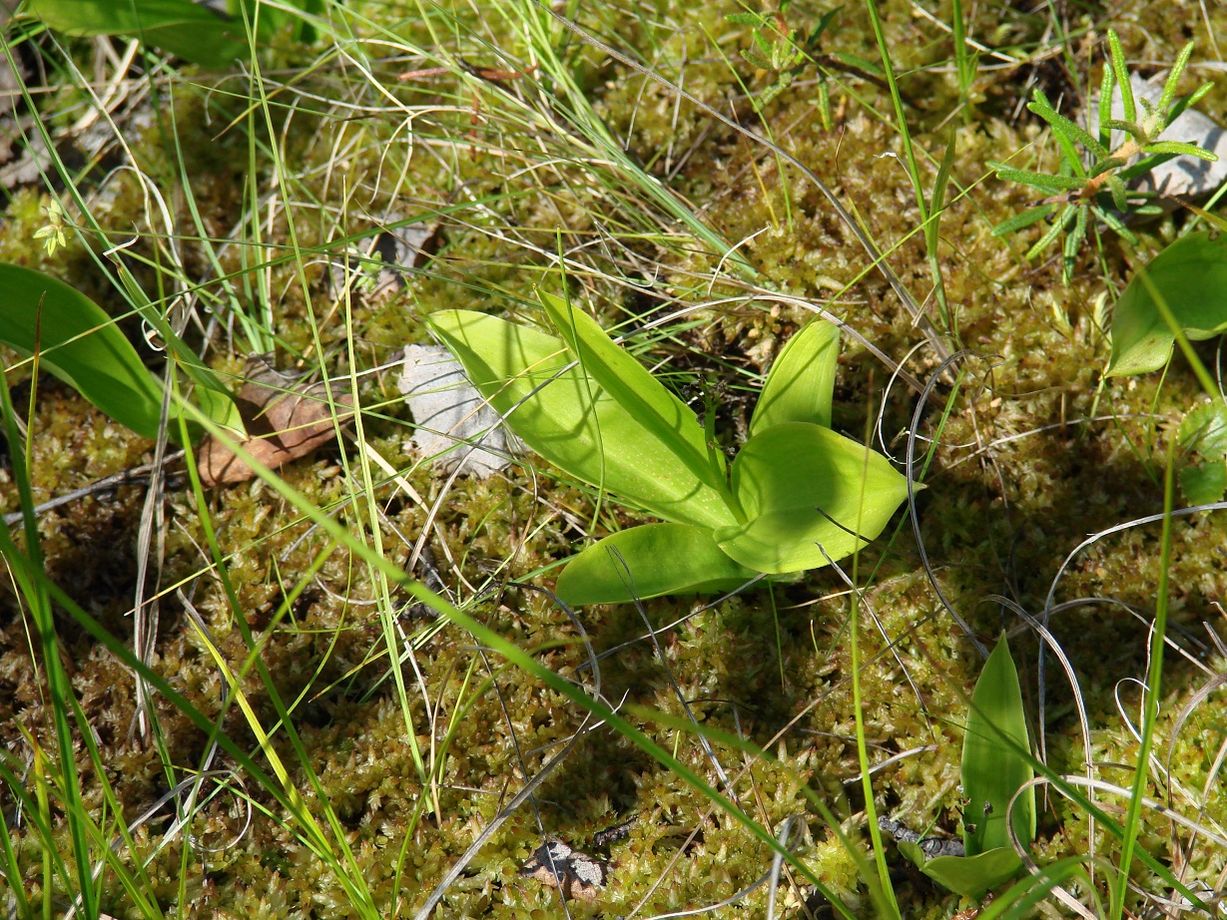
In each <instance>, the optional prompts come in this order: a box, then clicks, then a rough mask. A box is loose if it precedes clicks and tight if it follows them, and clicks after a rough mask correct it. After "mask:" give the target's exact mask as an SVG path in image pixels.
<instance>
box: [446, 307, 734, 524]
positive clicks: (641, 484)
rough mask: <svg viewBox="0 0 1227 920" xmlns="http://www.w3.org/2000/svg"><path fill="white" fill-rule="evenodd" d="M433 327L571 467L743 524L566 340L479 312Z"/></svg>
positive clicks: (678, 511) (662, 510) (486, 392)
mask: <svg viewBox="0 0 1227 920" xmlns="http://www.w3.org/2000/svg"><path fill="white" fill-rule="evenodd" d="M428 325H429V326H430V328H431V330H432V331H433V332H434V333H435V335H436V336H438V338H439V340H440V341H441V342H442V343H443V344H444V345H446V346H447V347H448V349H449V350H450V351H451V353H452V354H453V355H455V356H456V359H457V360H458V361H460V363H461V364H462V365H463V366H464V369H465V372H466V373H467V374H468V377H469V380H470V381H471V382H472V383H473V385H474V386H475V387H477V389H478V392H480V393H481V394H482V395H483V396H485V397H486V399H487V400H489V402H490V404H491V405H492V406H493V407H494V408H495V409H496V410H497V411H498V412H499V414H500V415H501V416H503V418H504V419H505V420H506V423H507V425H508V426H509V427H510V428H511V430H512V431H514V432H515V433H516V434H517V435H519V436H520V438H521V439H522V440H523V441H524V443H525V444H527V445H528V446H529V447H531V448H532V449H533V450H535V451H536V452H537V453H538V454H540V455H541V456H542V457H544V458H545V459H546V460H547V461H549V462H550V463H552V464H553V465H554V466H556V467H558V468H559V469H560V470H562V471H563V472H565V473H569V474H570V475H572V476H575V477H576V478H578V479H581V480H583V481H584V482H587V483H591V484H593V485H595V486H597V487H598V488H603V489H607V490H609V491H610V492H612V493H613V494H614V495H616V496H617V497H618V498H619V499H620V500H622V501H624V502H626V503H628V504H632V505H635V506H637V507H640V508H643V509H645V510H647V511H650V512H652V513H653V514H655V515H657V516H658V517H662V518H665V519H666V520H673V521H679V522H681V523H686V524H694V525H696V526H700V527H709V528H711V527H721V526H727V525H730V524H733V523H735V521H736V517H735V516H734V514H733V512H732V511H730V510H729V508H728V505H727V504H726V503H725V500H724V497H723V496H722V495H721V493H720V492H719V491H717V490H716V489H714V488H712V487H711V486H708V485H705V484H704V483H703V482H702V481H700V480H699V479H697V478H696V477H695V475H694V472H693V470H692V468H691V465H688V463H686V462H683V461H682V460H681V459H680V458H679V457H678V456H677V454H675V453H674V451H673V450H672V448H671V447H670V446H668V445H666V444H664V443H662V442H661V441H660V439H659V438H658V437H657V435H656V433H655V432H654V431H653V430H651V429H649V428H648V427H646V426H645V425H644V424H643V423H642V422H641V421H640V420H639V419H637V418H636V417H635V416H633V415H631V414H630V413H629V412H627V410H626V409H625V408H624V407H623V406H622V405H620V404H619V403H618V402H617V401H615V400H614V399H613V397H612V396H611V395H610V394H609V393H607V392H606V391H605V390H604V389H602V388H601V387H600V386H598V385H597V383H596V381H594V380H593V379H592V378H591V377H589V376H587V375H586V374H584V373H583V372H582V371H581V370H580V369H579V367H578V365H577V364H576V363H575V362H573V361H572V358H571V354H570V352H569V351H568V349H567V346H566V344H565V343H564V342H563V341H562V339H559V338H557V337H555V336H552V335H547V334H546V333H544V332H539V331H537V330H535V329H529V328H526V327H524V326H519V325H516V324H514V323H509V322H507V321H506V320H503V319H500V318H498V317H495V316H487V315H485V314H482V313H476V312H473V311H470V310H444V311H441V312H439V313H435V314H433V315H432V316H431V317H430V319H429V320H428ZM692 419H693V416H692ZM681 421H684V419H679V424H680V422H681ZM691 423H692V424H693V425H694V427H695V428H696V429H698V431H699V432H700V433H701V432H702V429H701V428H700V427H699V424H698V422H697V420H694V421H692V422H691Z"/></svg>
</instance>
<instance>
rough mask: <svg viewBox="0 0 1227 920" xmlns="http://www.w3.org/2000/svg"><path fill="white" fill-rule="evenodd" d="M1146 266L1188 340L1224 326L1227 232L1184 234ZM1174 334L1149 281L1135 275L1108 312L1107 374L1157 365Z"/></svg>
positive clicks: (1168, 353)
mask: <svg viewBox="0 0 1227 920" xmlns="http://www.w3.org/2000/svg"><path fill="white" fill-rule="evenodd" d="M1144 271H1145V273H1146V275H1147V276H1148V278H1149V280H1150V283H1151V285H1153V287H1154V289H1155V291H1156V292H1157V293H1158V294H1160V295H1161V296H1162V297H1163V300H1164V303H1165V304H1166V305H1167V308H1168V309H1169V310H1170V311H1171V313H1172V315H1173V317H1174V318H1175V320H1176V323H1177V324H1178V326H1179V327H1180V328H1181V329H1182V330H1183V332H1184V334H1185V335H1186V336H1188V338H1189V339H1191V340H1193V341H1200V340H1202V339H1209V338H1213V337H1214V336H1217V335H1220V334H1221V333H1222V332H1223V331H1225V330H1227V237H1220V238H1218V239H1212V238H1211V237H1210V235H1209V234H1208V233H1204V232H1199V233H1190V234H1187V235H1186V236H1183V237H1181V238H1180V239H1178V240H1176V241H1175V242H1174V243H1172V244H1170V245H1169V246H1168V247H1167V248H1166V249H1164V250H1163V251H1162V252H1161V253H1159V254H1158V255H1157V256H1155V257H1154V259H1152V260H1151V262H1150V264H1149V265H1147V266H1146V268H1145V269H1144ZM1175 338H1176V337H1175V334H1174V332H1173V331H1172V329H1171V328H1170V327H1169V326H1168V324H1167V323H1166V322H1165V321H1164V319H1163V315H1162V314H1161V313H1160V312H1159V309H1158V307H1157V306H1156V305H1155V302H1154V298H1153V297H1152V296H1151V293H1150V290H1149V289H1148V288H1147V285H1146V284H1145V283H1144V282H1143V280H1142V278H1141V277H1139V276H1138V275H1135V276H1134V277H1133V279H1132V280H1130V282H1129V285H1128V287H1126V288H1125V293H1124V294H1122V295H1121V298H1120V301H1119V302H1118V303H1117V304H1116V311H1115V313H1114V314H1113V316H1112V359H1111V361H1110V363H1109V365H1108V376H1110V377H1111V376H1121V375H1124V374H1144V373H1146V372H1148V371H1153V370H1157V369H1158V368H1160V367H1162V366H1163V365H1164V364H1165V363H1166V362H1167V360H1168V358H1169V357H1170V356H1171V353H1172V345H1173V343H1174V342H1175Z"/></svg>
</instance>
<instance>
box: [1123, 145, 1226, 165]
mask: <svg viewBox="0 0 1227 920" xmlns="http://www.w3.org/2000/svg"><path fill="white" fill-rule="evenodd" d="M1142 149H1143V150H1144V151H1145V152H1146V153H1170V154H1173V155H1175V156H1188V157H1197V159H1199V160H1205V161H1206V162H1207V163H1215V162H1217V161H1218V154H1216V153H1211V152H1210V151H1209V150H1203V149H1202V148H1201V147H1198V146H1197V145H1196V144H1187V143H1185V142H1184V141H1155V142H1154V143H1153V144H1147V145H1146V146H1145V147H1143V148H1142Z"/></svg>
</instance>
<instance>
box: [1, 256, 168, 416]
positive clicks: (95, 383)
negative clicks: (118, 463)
mask: <svg viewBox="0 0 1227 920" xmlns="http://www.w3.org/2000/svg"><path fill="white" fill-rule="evenodd" d="M0 289H3V290H4V292H5V305H4V309H2V310H0V341H2V342H3V343H4V344H5V345H8V346H9V347H11V348H14V349H16V350H17V351H19V352H21V353H22V354H25V355H29V354H33V352H34V350H35V348H36V347H37V348H38V350H39V366H40V367H41V368H43V369H45V370H47V371H50V372H51V373H52V374H54V375H55V376H57V377H59V378H60V379H61V380H63V381H64V382H65V383H67V384H68V385H69V386H71V387H73V388H74V389H76V390H77V391H78V392H79V393H80V394H81V395H82V396H84V397H85V398H86V399H88V400H89V401H90V402H92V403H93V404H94V405H95V406H97V407H98V408H99V409H101V410H102V411H103V412H105V413H106V414H107V415H109V416H110V417H111V418H113V419H115V420H116V421H117V422H119V423H121V424H123V425H126V426H127V427H129V428H131V429H132V430H133V431H135V432H136V433H137V434H139V435H141V436H142V437H145V438H149V439H150V440H153V439H155V438H156V437H157V436H158V425H159V421H160V419H161V416H162V383H161V381H159V380H158V379H157V378H156V377H155V376H154V375H153V374H151V373H150V372H149V370H148V369H147V368H146V367H145V365H144V363H143V362H142V361H141V358H140V355H138V354H137V351H136V349H135V348H133V347H132V343H131V342H129V341H128V339H127V338H126V337H125V336H124V334H123V333H122V332H120V331H119V329H118V328H117V327H116V325H115V321H114V320H113V319H112V318H111V317H110V316H108V315H107V314H106V312H105V311H104V310H103V309H102V308H101V307H99V306H98V305H97V304H96V303H94V302H93V301H92V300H90V299H89V298H88V297H86V296H85V295H84V294H82V293H81V292H80V291H78V290H76V289H75V288H72V287H69V286H68V285H67V284H64V283H63V282H62V281H57V280H56V279H55V278H52V277H50V276H49V275H44V274H43V273H42V272H37V271H34V270H32V269H28V268H21V267H20V266H17V265H4V264H0ZM36 343H37V344H36ZM170 411H171V418H172V419H174V418H176V417H177V414H178V410H177V407H176V406H175V405H174V404H173V403H172V404H171V407H170ZM176 427H177V426H173V425H172V426H171V428H172V435H174V434H176V432H175V430H174V429H175V428H176Z"/></svg>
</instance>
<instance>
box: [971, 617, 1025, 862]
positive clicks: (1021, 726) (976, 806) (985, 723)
mask: <svg viewBox="0 0 1227 920" xmlns="http://www.w3.org/2000/svg"><path fill="white" fill-rule="evenodd" d="M1030 750H1031V745H1030V741H1029V740H1028V735H1027V719H1026V713H1025V712H1024V711H1023V701H1022V690H1021V689H1020V687H1019V685H1018V671H1017V670H1016V669H1015V668H1014V660H1013V659H1012V658H1011V657H1010V647H1009V644H1008V643H1007V642H1006V640H1005V637H1004V636H1002V638H1001V640H1000V641H998V643H997V647H996V648H995V649H993V653H992V654H991V655H989V656H988V661H986V662H985V663H984V670H983V671H981V672H980V679H979V680H977V681H976V688H975V690H974V691H973V692H972V695H971V711H970V712H969V713H968V715H967V729H966V731H965V733H964V735H963V767H962V769H963V792H964V794H966V796H967V798H968V804H967V808H966V810H965V811H964V812H963V845H964V846H965V847H966V849H967V855H968V856H976V855H978V854H980V853H984V852H986V851H989V850H995V849H997V848H999V847H1005V848H1007V849H1008V848H1009V847H1010V833H1009V828H1008V827H1007V826H1006V815H1007V813H1008V811H1009V807H1010V800H1011V799H1012V798H1013V797H1014V794H1015V793H1016V792H1018V790H1019V789H1020V788H1022V787H1023V786H1024V785H1025V784H1026V783H1028V782H1030V781H1031V780H1032V779H1033V778H1034V776H1035V773H1034V771H1033V770H1032V768H1031V761H1030V759H1029V756H1028V755H1029V753H1030ZM1013 825H1014V833H1015V835H1016V836H1017V837H1018V839H1019V842H1020V843H1021V844H1022V845H1023V846H1027V845H1028V844H1030V843H1031V841H1032V839H1034V837H1035V790H1034V788H1030V787H1029V788H1028V789H1027V790H1026V791H1025V792H1023V793H1022V795H1020V796H1019V798H1018V801H1017V802H1015V803H1014V811H1013ZM1010 853H1011V855H1013V850H1012V849H1011V850H1010Z"/></svg>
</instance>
